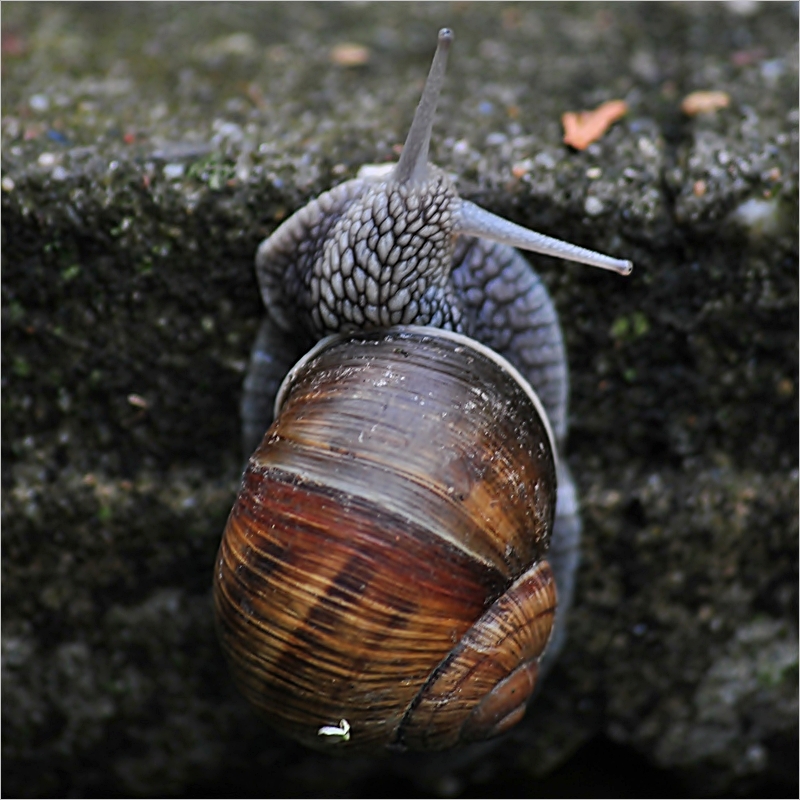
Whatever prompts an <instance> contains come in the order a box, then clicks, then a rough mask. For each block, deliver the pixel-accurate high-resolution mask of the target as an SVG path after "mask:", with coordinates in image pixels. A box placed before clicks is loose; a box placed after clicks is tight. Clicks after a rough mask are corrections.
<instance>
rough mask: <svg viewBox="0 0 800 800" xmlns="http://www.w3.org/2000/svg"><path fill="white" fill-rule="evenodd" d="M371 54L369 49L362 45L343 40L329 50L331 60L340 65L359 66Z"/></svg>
mask: <svg viewBox="0 0 800 800" xmlns="http://www.w3.org/2000/svg"><path fill="white" fill-rule="evenodd" d="M371 55H372V53H371V52H370V49H369V48H368V47H364V45H361V44H352V43H350V42H343V43H342V44H337V45H336V46H335V47H334V48H333V50H331V61H332V62H333V63H334V64H337V65H338V66H340V67H361V66H363V65H364V64H366V63H367V62H368V61H369V59H370V56H371Z"/></svg>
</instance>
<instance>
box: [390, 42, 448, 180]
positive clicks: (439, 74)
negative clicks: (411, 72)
mask: <svg viewBox="0 0 800 800" xmlns="http://www.w3.org/2000/svg"><path fill="white" fill-rule="evenodd" d="M452 42H453V32H452V31H451V30H449V29H448V28H442V29H441V30H440V31H439V43H438V45H437V46H436V54H435V55H434V57H433V63H432V64H431V71H430V72H429V73H428V80H427V81H425V89H424V90H423V92H422V98H421V100H420V101H419V105H418V106H417V110H416V112H415V113H414V121H413V122H412V123H411V129H410V130H409V132H408V136H407V137H406V143H405V144H404V145H403V152H402V154H401V156H400V160H399V161H398V162H397V166H396V167H395V169H394V179H395V180H396V181H397V182H398V183H410V182H412V181H419V180H422V179H423V178H424V177H425V174H426V173H427V171H428V147H429V146H430V143H431V131H432V130H433V119H434V117H435V116H436V105H437V103H438V102H439V93H440V92H441V90H442V84H443V83H444V75H445V72H446V70H447V55H448V53H449V52H450V45H451V44H452Z"/></svg>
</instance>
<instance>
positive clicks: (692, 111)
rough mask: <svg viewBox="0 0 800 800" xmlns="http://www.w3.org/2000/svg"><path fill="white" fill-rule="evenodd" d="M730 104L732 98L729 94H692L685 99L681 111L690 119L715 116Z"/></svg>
mask: <svg viewBox="0 0 800 800" xmlns="http://www.w3.org/2000/svg"><path fill="white" fill-rule="evenodd" d="M730 104H731V96H730V95H729V94H728V93H727V92H692V93H691V94H687V95H686V97H684V98H683V102H682V103H681V111H683V113H684V114H686V115H687V116H689V117H694V116H696V115H697V114H713V113H714V112H715V111H718V110H719V109H720V108H727V107H728V106H729V105H730Z"/></svg>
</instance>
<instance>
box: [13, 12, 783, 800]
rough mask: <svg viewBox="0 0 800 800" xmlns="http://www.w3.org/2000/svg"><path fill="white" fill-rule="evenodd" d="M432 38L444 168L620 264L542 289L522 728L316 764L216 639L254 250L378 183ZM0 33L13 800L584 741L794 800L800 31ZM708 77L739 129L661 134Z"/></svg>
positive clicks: (346, 21)
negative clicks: (214, 599)
mask: <svg viewBox="0 0 800 800" xmlns="http://www.w3.org/2000/svg"><path fill="white" fill-rule="evenodd" d="M444 24H447V25H450V26H452V27H453V28H454V29H455V31H456V36H457V40H456V44H455V47H454V50H453V54H452V58H451V63H450V76H449V79H448V81H447V84H446V86H445V90H444V94H443V97H442V104H441V112H440V115H439V121H438V123H437V125H436V128H435V132H434V142H433V152H432V155H433V158H434V160H435V161H436V162H437V163H438V164H439V165H440V166H442V167H444V168H446V169H448V170H449V171H451V172H452V173H455V174H456V175H458V176H459V184H460V189H461V192H462V194H463V195H464V196H466V197H468V198H469V199H472V200H474V201H476V202H478V203H480V204H482V205H484V206H485V207H487V208H489V209H490V210H492V211H494V212H496V213H500V214H503V215H506V216H509V217H510V218H512V219H514V220H515V221H518V222H520V223H522V224H526V225H529V226H531V227H533V228H535V229H537V230H541V231H543V232H545V233H549V234H551V235H555V236H558V237H560V238H563V239H567V240H571V241H575V242H576V243H579V244H583V245H586V246H590V247H593V248H596V249H598V250H601V251H604V252H610V253H613V254H615V255H619V256H627V257H630V258H632V259H633V260H634V262H635V264H636V270H635V272H634V274H633V275H632V276H631V277H630V278H628V279H623V278H619V277H617V276H613V275H610V274H607V273H600V272H597V271H593V270H591V269H589V268H585V267H581V266H576V265H571V266H565V265H564V264H562V263H557V262H554V261H552V260H548V259H540V260H539V261H538V262H537V266H538V267H539V268H540V270H541V272H542V273H543V275H544V277H545V280H546V281H547V283H548V285H549V286H550V288H551V291H552V293H553V295H554V298H555V300H556V304H557V306H558V307H559V310H560V313H561V315H562V322H563V326H564V330H565V336H566V341H567V345H568V349H569V354H570V366H571V375H572V419H571V423H572V433H571V439H570V466H571V467H572V470H573V474H574V475H575V478H576V480H577V483H578V487H579V491H580V493H581V496H582V501H583V514H584V523H585V550H584V557H583V565H582V570H581V574H580V577H579V585H578V597H577V607H576V608H575V612H574V613H573V615H572V617H571V624H570V640H569V644H568V646H567V648H566V649H565V651H564V654H563V657H562V659H561V661H560V664H559V666H558V668H557V669H556V670H555V671H554V672H553V674H552V675H551V676H550V677H549V678H548V681H547V684H546V685H545V686H544V688H543V690H542V692H541V695H540V696H539V697H538V698H537V700H536V702H535V704H534V706H533V708H532V709H531V711H530V712H529V714H528V717H527V719H526V721H525V722H524V723H523V725H522V726H520V727H519V728H518V729H517V730H516V731H515V732H514V733H513V734H512V735H511V736H510V737H508V738H507V739H505V740H504V741H503V742H502V744H501V746H499V747H495V746H486V747H483V748H480V749H479V750H478V751H477V752H469V753H467V754H466V755H463V754H462V755H458V754H456V755H451V756H440V757H437V758H434V759H424V758H422V759H419V758H392V759H389V760H388V761H373V760H364V759H360V760H357V761H349V760H331V759H328V758H326V757H322V756H318V755H313V754H310V753H307V752H305V751H304V750H302V749H301V748H299V747H295V746H294V745H291V744H288V743H286V742H284V741H282V740H281V739H280V738H279V737H278V736H276V735H275V734H273V733H272V732H271V731H269V730H268V729H266V728H265V727H264V726H263V724H262V723H261V721H260V720H259V719H258V718H257V717H256V716H255V714H254V713H253V712H251V711H250V709H249V708H248V707H247V706H246V705H245V704H244V702H243V701H242V700H241V699H240V698H239V697H238V696H237V694H236V692H235V691H234V689H233V688H232V686H231V684H230V681H229V679H228V676H227V673H226V670H225V666H224V664H223V662H222V659H221V656H220V652H219V649H218V647H217V644H216V641H215V638H214V631H213V623H212V615H211V606H210V590H209V586H210V576H211V569H212V564H213V561H214V555H215V550H216V547H217V544H218V540H219V536H220V533H221V531H222V528H223V525H224V522H225V517H226V514H227V511H228V509H229V508H230V505H231V503H232V501H233V497H234V494H235V491H236V486H237V482H238V470H239V468H240V464H239V456H238V442H239V431H238V428H239V422H238V419H237V403H238V399H239V394H240V387H241V383H242V377H243V371H244V368H245V364H246V360H247V357H248V348H249V345H250V343H251V341H252V339H253V337H254V334H255V331H256V329H257V326H258V322H259V316H260V313H261V312H260V307H259V298H258V293H257V289H256V284H255V279H254V270H253V256H254V253H255V250H256V247H257V245H258V243H259V241H260V240H261V239H262V238H263V237H265V236H266V235H268V234H269V233H270V232H271V231H272V230H273V229H274V227H275V226H276V225H277V223H278V222H279V221H280V220H281V219H283V218H285V217H286V216H287V215H288V214H290V213H292V212H293V211H294V210H296V209H297V208H298V207H300V206H301V205H302V204H303V203H304V202H305V201H306V200H307V199H308V198H310V197H312V196H314V195H316V194H317V193H319V192H320V191H322V190H324V189H326V188H328V187H330V186H331V185H333V184H334V183H337V182H339V181H342V180H345V179H347V178H350V177H352V176H353V175H354V174H355V172H356V171H357V169H358V166H359V165H360V164H362V163H364V162H385V161H388V160H392V159H394V158H395V157H396V147H397V145H398V144H400V143H401V142H402V140H403V137H404V135H405V131H406V128H407V126H408V124H409V122H410V119H411V115H412V113H413V109H414V107H415V104H416V101H417V99H418V95H419V91H420V88H421V85H422V81H423V79H424V76H425V74H426V71H427V67H428V64H429V60H430V56H431V53H432V51H433V47H434V43H435V38H436V30H437V29H438V28H439V27H441V26H442V25H444ZM2 29H3V86H2V89H3V92H2V113H3V118H2V132H3V139H2V176H3V178H2V181H3V182H2V235H3V240H2V248H3V274H2V311H3V314H2V325H3V334H4V335H3V343H2V354H3V364H2V413H3V416H2V421H3V429H2V446H3V463H2V478H3V496H2V512H3V564H2V567H3V571H2V577H3V582H2V590H3V630H2V640H3V650H2V669H3V682H2V699H3V705H2V713H3V757H4V762H3V766H4V772H3V776H4V778H5V786H4V789H5V792H6V793H7V794H9V795H25V796H86V795H87V794H90V795H91V794H100V795H103V796H107V795H109V794H110V795H120V794H122V795H154V794H155V795H181V794H191V793H207V792H216V793H217V794H215V796H219V794H220V793H221V792H225V793H230V794H243V795H258V796H263V795H264V794H265V793H273V794H295V795H297V794H311V795H314V794H316V795H320V796H325V795H337V794H338V795H342V794H345V795H358V794H359V793H368V794H371V795H375V794H377V795H380V794H386V793H387V792H389V791H398V790H399V791H401V792H403V791H404V792H405V793H407V794H410V793H415V792H418V793H434V794H441V795H450V796H453V795H458V794H462V793H470V792H471V793H473V794H476V793H482V792H486V791H487V786H491V790H488V791H489V793H490V794H494V795H495V796H502V795H504V794H515V793H520V792H523V793H526V794H528V795H529V794H531V793H535V792H539V793H542V792H547V791H553V789H552V787H553V786H559V785H562V784H558V783H557V782H556V783H552V782H551V783H546V782H545V783H539V782H537V781H540V780H542V779H543V777H544V776H546V775H547V773H549V772H551V771H552V770H554V769H555V768H557V767H559V766H560V765H563V764H564V763H565V762H568V759H569V758H570V756H571V755H572V754H573V753H574V752H575V751H576V750H577V749H578V748H579V747H580V746H581V745H582V744H584V743H586V742H588V741H590V740H591V739H592V738H593V737H597V736H598V735H601V736H602V737H604V738H605V739H606V740H611V741H613V742H617V743H621V744H624V745H625V747H626V748H627V750H625V751H624V752H626V753H628V754H629V755H630V757H631V758H635V757H638V756H641V757H643V758H644V759H646V760H647V761H648V762H649V763H651V764H652V765H655V766H656V767H658V768H661V769H663V770H664V771H663V772H660V773H659V778H658V780H659V781H677V782H679V783H678V784H677V785H679V786H682V787H684V790H685V791H686V792H687V793H690V794H698V795H722V794H739V795H745V794H751V793H758V792H766V793H769V792H770V791H779V790H786V791H788V792H790V793H796V779H797V770H796V763H797V683H798V668H797V663H798V662H797V652H798V651H797V608H798V606H797V479H798V473H797V442H798V438H797V433H798V429H797V366H798V360H797V323H798V319H797V140H798V137H797V130H798V113H797V93H798V82H797V65H798V48H797V6H796V4H785V3H763V4H759V3H754V2H738V3H726V4H695V3H688V4H665V5H660V4H651V3H647V4H641V5H638V4H634V5H628V4H602V5H595V4H577V5H560V4H523V5H507V4H475V5H471V4H457V5H452V6H450V5H448V6H444V5H439V4H419V5H416V4H412V5H405V4H404V5H395V4H374V5H370V4H366V5H365V4H320V5H305V4H300V3H291V4H285V5H284V4H264V5H262V4H241V5H237V4H232V5H220V4H202V5H177V6H175V5H170V4H148V5H137V4H107V5H106V4H63V5H59V4H38V3H36V4H33V3H31V4H27V3H4V4H3V19H2ZM344 42H356V43H359V44H362V45H364V46H366V47H368V48H369V53H370V60H369V63H368V64H367V65H366V66H362V67H346V66H342V65H340V64H337V63H335V60H332V58H331V49H332V48H333V47H334V46H335V45H337V44H341V43H344ZM699 89H714V90H722V91H726V92H728V94H729V95H730V98H731V103H730V106H729V107H728V108H726V109H722V110H720V111H717V112H716V113H713V114H708V115H702V116H697V117H693V118H687V117H685V116H683V115H682V114H681V112H680V101H681V99H682V98H683V97H684V96H685V95H686V94H687V93H689V92H690V91H694V90H699ZM611 98H624V99H625V100H627V102H628V104H629V106H630V111H629V114H628V116H627V117H626V118H625V119H624V120H623V121H621V122H619V123H617V124H616V125H615V126H614V127H613V128H612V129H611V130H610V131H609V132H608V133H607V134H606V136H605V137H604V138H603V139H602V140H601V141H599V142H597V143H596V144H593V145H591V146H590V147H589V148H588V149H587V150H586V151H584V152H581V153H578V152H575V151H573V150H571V149H569V148H567V147H565V146H564V145H562V144H561V143H560V136H561V128H560V123H559V119H560V115H561V113H562V112H564V111H566V110H570V109H582V108H592V107H594V106H596V105H597V104H599V103H600V102H602V101H604V100H607V99H611ZM573 763H575V762H573ZM603 766H605V774H604V770H603ZM568 769H573V768H572V767H568ZM617 769H620V770H622V769H624V764H616V763H606V764H605V765H601V766H600V767H599V768H597V767H595V768H592V769H590V770H586V771H584V772H581V771H580V767H578V766H576V767H574V770H575V772H574V775H573V778H572V784H571V786H572V788H571V789H570V790H569V791H572V792H575V793H578V794H583V795H586V794H591V793H592V792H593V791H595V787H598V786H600V785H603V784H602V782H603V781H607V782H608V781H613V775H612V773H614V772H616V771H617ZM563 772H564V771H563V770H562V772H561V773H557V774H561V775H563ZM552 780H553V779H552V778H551V781H552ZM661 785H668V784H661ZM265 786H266V787H267V789H266V790H265ZM548 786H549V787H551V789H550V790H548V788H547V787H548ZM387 787H389V788H387ZM398 787H399V789H398ZM776 787H777V788H776ZM598 791H599V789H598ZM620 791H621V790H620Z"/></svg>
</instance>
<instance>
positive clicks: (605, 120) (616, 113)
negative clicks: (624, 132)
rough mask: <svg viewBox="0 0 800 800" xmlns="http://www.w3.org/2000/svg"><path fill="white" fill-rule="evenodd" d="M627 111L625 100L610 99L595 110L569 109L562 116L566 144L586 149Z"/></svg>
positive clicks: (578, 148)
mask: <svg viewBox="0 0 800 800" xmlns="http://www.w3.org/2000/svg"><path fill="white" fill-rule="evenodd" d="M627 113H628V104H627V103H626V102H625V101H624V100H609V101H608V102H606V103H603V104H602V105H599V106H598V107H597V108H596V109H595V110H594V111H567V112H566V113H564V114H562V116H561V124H562V125H563V126H564V144H568V145H570V147H574V148H575V149H576V150H585V149H586V148H587V147H588V146H589V145H590V144H591V143H592V142H596V141H597V140H598V139H599V138H600V137H601V136H602V135H603V134H604V133H605V132H606V131H607V130H608V129H609V128H610V127H611V126H612V125H613V124H614V123H615V122H616V121H617V120H618V119H620V118H621V117H624V116H625V114H627Z"/></svg>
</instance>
